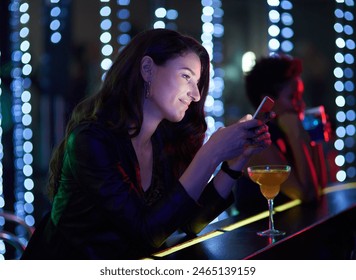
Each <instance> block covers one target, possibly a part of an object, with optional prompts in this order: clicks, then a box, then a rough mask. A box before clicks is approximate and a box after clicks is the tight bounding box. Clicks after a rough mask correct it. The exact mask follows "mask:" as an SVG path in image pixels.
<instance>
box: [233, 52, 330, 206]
mask: <svg viewBox="0 0 356 280" xmlns="http://www.w3.org/2000/svg"><path fill="white" fill-rule="evenodd" d="M301 73H302V64H301V61H300V60H299V59H297V58H292V57H290V56H286V55H275V56H270V57H262V58H261V59H259V60H258V61H257V62H256V64H255V66H254V67H253V69H252V70H251V71H250V72H249V73H248V74H247V75H246V78H245V82H246V83H245V85H246V93H247V96H248V98H249V100H250V102H251V104H252V105H253V106H254V107H256V108H257V106H258V105H259V103H260V102H261V100H262V99H263V97H264V96H266V95H267V96H269V97H271V98H272V99H274V101H275V104H274V107H273V111H274V112H275V113H276V117H275V118H274V119H273V120H272V121H270V122H269V123H268V126H269V132H270V134H271V139H272V143H273V144H272V145H271V146H270V147H268V148H267V149H265V150H264V151H263V152H261V153H259V154H256V155H254V156H253V157H252V159H251V161H250V163H249V164H250V165H252V164H253V165H259V164H289V165H291V167H292V169H291V174H290V176H289V178H288V180H287V181H286V182H285V183H284V184H282V186H281V195H279V196H277V198H276V201H277V202H278V201H285V200H283V199H282V198H283V197H284V198H287V199H300V200H301V201H302V202H305V203H309V202H313V201H316V200H317V199H318V197H319V194H320V191H321V189H322V188H323V187H325V185H326V183H327V179H326V166H325V159H324V157H323V150H322V143H316V142H314V141H311V139H310V137H309V134H308V132H307V131H306V130H305V129H304V128H303V125H302V122H301V118H300V116H301V115H302V114H303V112H304V110H305V103H304V100H303V93H304V84H303V81H302V79H301ZM250 185H251V184H248V183H246V186H244V184H243V180H240V181H239V188H237V189H236V205H237V208H238V209H239V210H240V211H241V212H243V211H247V210H248V209H251V208H253V207H251V200H254V199H255V197H257V192H259V191H258V190H257V191H254V193H255V194H252V192H253V191H252V190H253V189H258V186H257V185H256V186H255V187H252V186H250ZM248 192H250V194H249V196H250V197H248V195H247V193H248ZM259 197H260V198H261V200H264V203H263V202H262V201H261V202H256V203H255V204H258V205H264V206H265V199H264V198H263V197H262V195H260V196H259ZM262 203H263V204H262ZM246 204H248V205H246ZM247 207H248V209H247ZM265 207H266V206H265ZM254 209H256V207H255V208H254ZM264 209H265V208H264Z"/></svg>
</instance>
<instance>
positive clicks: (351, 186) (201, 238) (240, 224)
mask: <svg viewBox="0 0 356 280" xmlns="http://www.w3.org/2000/svg"><path fill="white" fill-rule="evenodd" d="M346 189H356V183H349V184H341V185H335V186H330V187H327V188H325V189H324V190H323V192H322V194H323V195H325V194H328V193H331V192H335V191H340V190H346ZM301 203H302V202H301V200H299V199H295V200H292V201H289V202H286V203H284V204H281V205H278V206H276V207H274V210H275V211H276V212H283V211H286V210H288V209H291V208H293V207H296V206H298V205H300V204H301ZM268 215H269V213H268V211H263V212H261V213H259V214H257V215H254V216H251V217H249V218H247V219H244V220H241V221H238V222H236V223H234V224H231V225H228V226H225V227H222V228H220V229H218V230H215V231H212V232H209V233H206V234H204V235H202V236H199V237H196V238H193V239H191V240H188V241H185V242H183V243H182V244H178V245H176V246H173V247H171V248H168V249H165V250H163V251H160V252H158V253H156V254H153V256H155V257H164V256H167V255H169V254H172V253H174V252H177V251H179V250H182V249H185V248H188V247H190V246H193V245H195V244H198V243H200V242H203V241H205V240H208V239H211V238H213V237H216V236H219V235H222V234H224V232H229V231H233V230H235V229H237V228H240V227H243V226H246V225H248V224H251V223H254V222H257V221H259V220H262V219H265V218H267V217H268ZM146 259H150V258H146Z"/></svg>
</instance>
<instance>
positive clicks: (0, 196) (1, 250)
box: [0, 51, 6, 260]
mask: <svg viewBox="0 0 356 280" xmlns="http://www.w3.org/2000/svg"><path fill="white" fill-rule="evenodd" d="M0 58H1V51H0ZM0 61H1V60H0ZM0 67H1V65H0ZM1 96H2V79H1V76H0V105H1ZM2 131H3V129H2V112H1V106H0V212H3V211H4V210H3V208H4V206H5V199H4V188H3V187H4V186H3V165H2V160H3V156H4V149H3V145H2ZM4 224H5V218H4V217H0V229H1V228H2V227H3V226H4ZM5 252H6V250H5V242H4V241H2V240H0V260H3V259H4V254H5Z"/></svg>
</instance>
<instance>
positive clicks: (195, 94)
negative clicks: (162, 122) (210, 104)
mask: <svg viewBox="0 0 356 280" xmlns="http://www.w3.org/2000/svg"><path fill="white" fill-rule="evenodd" d="M188 95H189V97H190V98H191V99H192V101H193V102H198V101H199V100H200V91H199V88H198V86H197V85H193V86H192V88H191V90H190V92H189V93H188Z"/></svg>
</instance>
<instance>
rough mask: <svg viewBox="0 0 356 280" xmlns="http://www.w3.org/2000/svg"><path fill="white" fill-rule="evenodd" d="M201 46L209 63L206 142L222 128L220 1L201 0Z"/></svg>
mask: <svg viewBox="0 0 356 280" xmlns="http://www.w3.org/2000/svg"><path fill="white" fill-rule="evenodd" d="M201 4H202V16H201V20H202V34H201V41H202V45H203V46H204V47H205V48H206V50H207V51H208V53H209V56H210V61H211V64H210V66H211V73H210V88H209V94H208V96H207V99H206V102H205V111H206V113H207V117H206V122H207V125H208V129H207V133H206V140H207V139H209V137H210V136H211V135H212V134H213V133H214V132H215V131H216V129H218V128H219V127H222V126H224V123H223V115H224V103H223V102H222V93H223V90H224V87H225V84H224V70H223V69H222V68H221V67H219V65H220V63H221V62H222V61H223V54H222V53H223V50H222V37H223V36H224V25H223V24H222V19H223V14H224V11H223V9H222V1H220V0H214V1H210V0H202V1H201Z"/></svg>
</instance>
